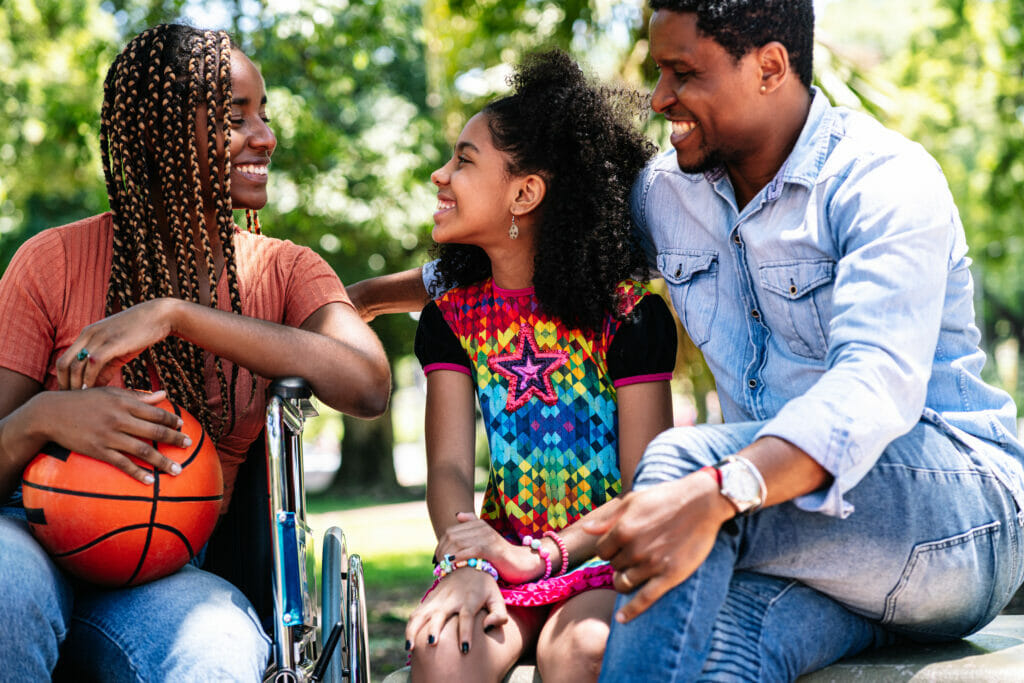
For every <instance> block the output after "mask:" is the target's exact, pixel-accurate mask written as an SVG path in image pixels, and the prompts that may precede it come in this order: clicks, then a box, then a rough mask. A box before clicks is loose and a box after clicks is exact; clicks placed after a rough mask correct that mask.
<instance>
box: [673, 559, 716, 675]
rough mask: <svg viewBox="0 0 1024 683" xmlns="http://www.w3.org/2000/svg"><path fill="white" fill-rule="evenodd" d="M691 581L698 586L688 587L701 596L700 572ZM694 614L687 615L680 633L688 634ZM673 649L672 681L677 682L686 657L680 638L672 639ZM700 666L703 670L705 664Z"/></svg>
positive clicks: (691, 612)
mask: <svg viewBox="0 0 1024 683" xmlns="http://www.w3.org/2000/svg"><path fill="white" fill-rule="evenodd" d="M691 579H692V580H694V581H696V584H697V585H696V586H692V585H691V586H688V587H689V588H692V589H693V591H692V592H693V593H694V594H695V595H699V594H700V590H699V588H700V582H701V581H703V576H701V574H700V572H697V573H696V574H694V575H693V576H692V577H691ZM694 612H695V610H692V609H691V610H689V611H688V613H687V615H686V619H685V621H684V622H683V624H682V628H681V629H679V633H686V632H687V630H688V629H689V626H690V624H691V623H693V614H694ZM709 637H710V635H709ZM708 645H710V642H709V643H708ZM672 649H673V650H674V652H673V653H672V657H671V659H672V664H673V666H672V669H671V670H672V672H673V675H672V681H675V680H677V678H678V677H677V675H676V673H677V672H679V670H680V669H682V667H681V666H680V660H681V659H682V658H683V657H684V654H685V653H684V650H683V648H682V647H680V639H679V638H678V637H677V638H673V639H672ZM705 659H706V656H705ZM700 666H701V667H702V668H703V666H704V662H701V664H700Z"/></svg>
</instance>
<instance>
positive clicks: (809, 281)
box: [758, 258, 836, 360]
mask: <svg viewBox="0 0 1024 683" xmlns="http://www.w3.org/2000/svg"><path fill="white" fill-rule="evenodd" d="M835 265H836V264H835V262H834V261H832V260H831V259H823V258H815V259H799V260H789V261H775V262H772V263H765V264H764V265H762V266H761V267H760V268H759V269H758V274H759V276H760V280H761V288H762V289H763V290H764V291H765V292H767V296H765V297H763V299H764V300H763V301H761V306H762V308H763V309H764V313H765V323H766V324H767V325H768V326H769V327H770V328H771V329H772V332H773V333H775V334H778V335H780V336H781V337H782V338H783V339H785V340H786V343H787V344H788V345H789V349H790V350H791V351H792V352H793V353H795V354H796V355H798V356H803V357H805V358H814V359H817V360H821V359H823V358H825V354H826V353H827V351H828V332H827V330H828V327H829V319H830V318H831V317H832V316H831V314H832V288H831V287H830V285H831V284H832V280H833V278H834V277H835Z"/></svg>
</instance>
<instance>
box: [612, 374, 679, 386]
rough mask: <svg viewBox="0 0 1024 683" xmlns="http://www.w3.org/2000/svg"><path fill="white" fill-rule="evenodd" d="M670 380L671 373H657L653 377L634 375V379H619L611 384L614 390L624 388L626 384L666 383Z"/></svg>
mask: <svg viewBox="0 0 1024 683" xmlns="http://www.w3.org/2000/svg"><path fill="white" fill-rule="evenodd" d="M671 379H672V373H671V372H659V373H656V374H653V375H636V376H635V377H621V378H619V379H617V380H615V381H614V382H612V384H614V385H615V388H616V389H618V388H619V387H624V386H626V385H628V384H643V383H644V382H668V381H669V380H671Z"/></svg>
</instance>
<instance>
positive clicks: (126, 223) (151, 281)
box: [100, 24, 242, 440]
mask: <svg viewBox="0 0 1024 683" xmlns="http://www.w3.org/2000/svg"><path fill="white" fill-rule="evenodd" d="M233 47H234V43H233V42H232V41H231V39H230V37H229V36H228V35H227V33H225V32H223V31H203V30H199V29H196V28H193V27H190V26H184V25H180V24H162V25H159V26H154V27H153V28H150V29H148V30H146V31H144V32H142V33H141V34H139V35H138V36H136V37H135V38H133V39H132V40H131V41H130V42H129V43H128V44H127V45H126V46H125V48H124V49H123V50H122V51H121V53H120V54H119V55H118V56H117V58H116V59H115V60H114V62H113V63H112V64H111V66H110V69H109V70H108V71H107V77H106V80H105V82H104V84H103V109H102V113H101V117H100V150H101V154H102V158H103V174H104V176H105V178H106V183H107V196H108V199H109V201H110V211H111V213H112V214H113V224H114V236H113V261H112V263H111V270H110V281H109V284H108V288H107V299H106V313H107V315H112V314H114V313H116V312H118V311H120V310H125V309H127V308H130V307H131V306H133V305H135V304H138V303H141V302H143V301H148V300H150V299H155V298H158V297H169V296H174V289H173V287H172V284H171V270H170V269H171V268H174V269H175V270H174V272H175V275H176V279H177V283H178V297H179V298H181V299H184V300H186V301H192V302H196V303H198V302H199V301H200V277H199V273H200V269H203V270H205V271H206V279H207V280H208V281H209V283H210V297H211V301H210V306H211V307H214V308H215V307H216V306H217V282H218V279H219V278H218V273H217V271H216V269H215V268H214V255H213V250H212V248H211V245H210V240H209V237H208V235H207V232H206V230H200V231H199V233H200V235H201V248H202V252H203V258H202V260H201V261H200V260H199V259H197V258H196V254H195V251H196V250H195V249H194V248H193V240H192V239H191V235H192V234H193V231H192V226H193V223H194V222H196V221H198V222H199V223H202V221H203V220H204V219H203V208H204V205H203V196H202V190H201V179H200V170H199V160H198V148H197V145H196V123H195V116H196V112H197V110H198V108H199V107H200V106H205V107H206V109H207V112H208V117H207V120H208V125H207V128H208V133H207V135H208V138H207V149H208V150H209V152H208V153H209V176H210V177H209V186H210V188H211V192H212V195H213V203H214V204H215V206H216V229H217V232H218V235H219V236H220V241H221V244H222V247H223V252H224V265H225V269H224V270H225V273H226V277H227V280H228V292H229V297H230V300H231V301H230V304H231V310H232V311H234V312H236V313H241V312H242V303H241V297H240V295H239V289H238V277H237V268H236V265H235V253H234V246H233V245H234V242H233V239H232V237H233V234H234V219H233V215H232V209H231V185H230V174H231V159H230V153H229V149H230V135H231V127H230V125H229V117H230V115H231V114H230V110H231V50H232V48H233ZM218 130H220V131H222V134H223V139H224V144H223V145H222V146H221V147H218V145H217V144H216V135H217V131H218ZM157 192H159V195H160V196H162V206H158V204H161V202H160V201H159V200H158V198H157V196H155V195H156V193H157ZM160 208H162V209H163V214H164V217H165V219H166V222H167V229H168V231H169V233H170V235H171V237H172V239H174V240H175V253H174V257H173V262H171V263H169V262H168V259H167V257H166V256H165V253H164V246H163V243H162V240H161V237H160V234H161V231H160V225H161V216H160V213H161V212H160V210H159V209H160ZM204 366H205V361H204V351H203V350H202V349H200V348H199V347H198V346H196V345H194V344H191V343H189V342H186V341H184V340H183V339H179V338H177V337H168V338H167V339H165V340H163V341H161V342H159V343H158V344H156V345H154V346H153V347H152V348H151V349H150V350H149V351H148V352H146V353H143V354H141V355H140V356H139V357H138V358H136V359H135V360H133V361H131V362H130V363H128V364H127V365H125V366H124V368H122V372H121V374H122V379H123V380H124V383H125V386H128V387H131V388H137V389H149V388H152V382H151V380H150V367H152V368H154V369H155V371H156V374H157V376H158V378H159V380H160V385H161V386H162V387H163V388H164V389H165V390H166V391H167V394H168V396H169V397H170V399H171V401H173V402H174V403H176V404H177V405H180V406H183V407H184V408H185V409H186V410H188V411H190V412H191V413H192V414H193V415H195V416H196V417H197V419H198V420H199V421H200V422H201V423H202V425H203V428H204V429H206V430H207V432H209V433H210V435H211V437H212V438H214V439H215V440H216V439H218V438H219V437H220V436H221V435H222V434H223V433H225V431H227V430H228V429H229V428H230V427H229V424H230V421H231V420H232V419H233V416H234V393H235V384H236V382H237V376H238V367H237V366H233V370H232V373H231V378H230V380H229V379H228V378H227V377H226V376H225V372H224V369H223V367H222V364H221V359H220V358H216V359H215V366H216V373H217V379H218V383H219V385H220V396H221V404H222V406H223V409H224V412H223V414H221V415H215V414H214V413H213V412H212V411H211V410H210V408H209V401H208V400H207V395H206V380H205V375H204Z"/></svg>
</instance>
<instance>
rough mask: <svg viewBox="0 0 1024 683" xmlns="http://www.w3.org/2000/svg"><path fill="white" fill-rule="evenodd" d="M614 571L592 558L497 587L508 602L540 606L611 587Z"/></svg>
mask: <svg viewBox="0 0 1024 683" xmlns="http://www.w3.org/2000/svg"><path fill="white" fill-rule="evenodd" d="M614 573H615V570H614V569H613V568H612V566H611V565H610V564H608V563H607V562H604V561H602V560H598V559H593V560H590V561H588V562H584V563H583V564H581V565H580V566H579V567H576V568H575V569H573V570H572V571H571V572H569V573H567V574H563V575H562V576H552V577H551V578H550V579H544V580H542V581H531V582H530V583H520V584H518V585H511V586H510V585H509V584H507V583H505V582H504V581H499V582H498V587H499V588H500V589H501V595H502V597H503V598H505V604H506V605H513V606H515V607H540V606H542V605H554V604H556V603H559V602H564V601H566V600H568V599H569V598H571V597H573V596H574V595H579V594H580V593H585V592H587V591H589V590H594V589H597V588H611V587H612V575H613V574H614ZM438 583H440V580H437V581H434V583H433V585H432V586H431V587H430V588H429V589H428V590H427V592H426V593H424V595H423V599H426V597H427V596H428V595H430V591H432V590H434V588H435V587H436V586H437V584H438ZM421 602H422V599H421Z"/></svg>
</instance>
